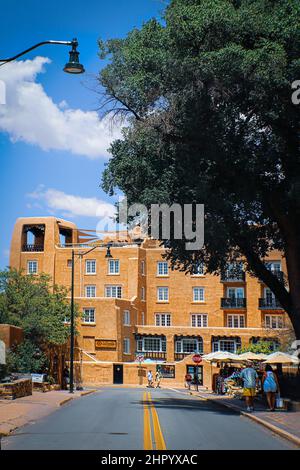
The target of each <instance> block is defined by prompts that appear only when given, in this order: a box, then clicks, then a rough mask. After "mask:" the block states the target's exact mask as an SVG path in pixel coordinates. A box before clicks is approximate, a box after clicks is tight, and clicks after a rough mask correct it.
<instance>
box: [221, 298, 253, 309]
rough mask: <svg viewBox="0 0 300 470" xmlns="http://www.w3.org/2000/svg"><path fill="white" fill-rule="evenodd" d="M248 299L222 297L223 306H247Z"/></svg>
mask: <svg viewBox="0 0 300 470" xmlns="http://www.w3.org/2000/svg"><path fill="white" fill-rule="evenodd" d="M246 305H247V299H245V298H239V297H236V298H234V297H232V298H230V297H229V298H223V299H221V308H246Z"/></svg>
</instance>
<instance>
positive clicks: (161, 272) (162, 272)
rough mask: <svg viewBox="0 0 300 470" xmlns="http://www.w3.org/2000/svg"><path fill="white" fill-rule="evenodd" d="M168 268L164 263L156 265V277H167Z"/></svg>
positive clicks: (160, 262)
mask: <svg viewBox="0 0 300 470" xmlns="http://www.w3.org/2000/svg"><path fill="white" fill-rule="evenodd" d="M168 274H169V267H168V263H167V262H166V261H159V262H158V263H157V276H168Z"/></svg>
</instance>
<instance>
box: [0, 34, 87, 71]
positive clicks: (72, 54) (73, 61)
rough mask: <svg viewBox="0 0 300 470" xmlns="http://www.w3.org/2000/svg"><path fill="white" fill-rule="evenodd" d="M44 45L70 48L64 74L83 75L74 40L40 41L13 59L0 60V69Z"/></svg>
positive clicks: (76, 42)
mask: <svg viewBox="0 0 300 470" xmlns="http://www.w3.org/2000/svg"><path fill="white" fill-rule="evenodd" d="M45 44H58V45H62V46H72V49H71V50H70V51H69V61H68V62H67V63H66V65H65V66H64V69H63V70H64V72H67V73H73V74H79V73H83V72H84V71H85V70H84V67H83V65H82V64H80V62H79V52H78V51H77V46H78V41H77V39H76V38H74V39H72V41H52V40H49V41H42V42H39V43H37V44H35V45H34V46H31V47H29V48H28V49H26V50H25V51H23V52H20V53H19V54H16V55H15V56H13V57H9V58H8V59H0V67H1V66H2V65H5V64H7V63H8V62H12V61H13V60H16V59H18V58H19V57H21V56H23V55H25V54H27V53H28V52H30V51H32V50H33V49H36V48H37V47H40V46H44V45H45Z"/></svg>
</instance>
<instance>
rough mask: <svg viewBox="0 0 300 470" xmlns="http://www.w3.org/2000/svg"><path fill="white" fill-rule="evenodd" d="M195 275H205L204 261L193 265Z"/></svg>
mask: <svg viewBox="0 0 300 470" xmlns="http://www.w3.org/2000/svg"><path fill="white" fill-rule="evenodd" d="M192 275H193V276H204V263H202V262H198V263H195V264H194V266H193V274H192Z"/></svg>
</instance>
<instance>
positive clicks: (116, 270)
mask: <svg viewBox="0 0 300 470" xmlns="http://www.w3.org/2000/svg"><path fill="white" fill-rule="evenodd" d="M108 274H120V261H119V260H118V259H110V260H109V261H108Z"/></svg>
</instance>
